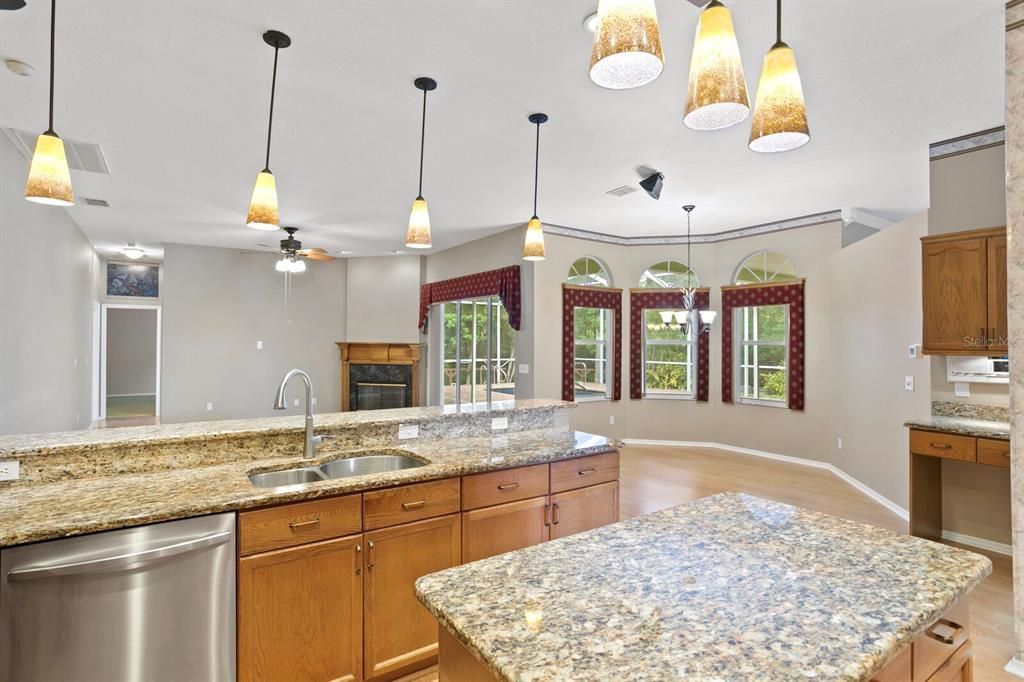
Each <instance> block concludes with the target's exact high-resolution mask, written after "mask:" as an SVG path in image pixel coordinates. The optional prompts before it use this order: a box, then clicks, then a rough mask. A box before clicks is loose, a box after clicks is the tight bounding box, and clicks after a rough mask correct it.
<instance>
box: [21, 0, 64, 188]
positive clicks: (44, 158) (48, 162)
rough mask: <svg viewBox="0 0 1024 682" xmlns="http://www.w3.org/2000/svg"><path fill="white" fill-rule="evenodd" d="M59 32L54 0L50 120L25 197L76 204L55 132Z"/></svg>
mask: <svg viewBox="0 0 1024 682" xmlns="http://www.w3.org/2000/svg"><path fill="white" fill-rule="evenodd" d="M56 34H57V0H51V2H50V122H49V127H47V129H46V132H44V133H42V134H41V135H40V136H39V137H38V138H37V139H36V148H35V151H34V152H33V153H32V162H31V164H30V165H29V170H28V180H27V181H26V182H25V198H26V199H28V200H29V201H32V202H35V203H37V204H46V205H49V206H71V205H73V204H74V203H75V195H74V191H73V190H72V187H71V172H70V171H69V170H68V158H67V155H66V154H65V152H64V141H63V140H61V139H60V137H58V136H57V133H55V132H54V131H53V70H54V68H53V54H54V44H55V42H56Z"/></svg>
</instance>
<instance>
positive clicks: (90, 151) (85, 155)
mask: <svg viewBox="0 0 1024 682" xmlns="http://www.w3.org/2000/svg"><path fill="white" fill-rule="evenodd" d="M2 130H3V131H4V135H6V136H7V139H9V140H10V141H11V143H12V144H13V145H14V146H15V148H16V149H17V150H18V153H19V154H21V155H22V157H24V159H25V160H26V161H28V160H31V158H32V152H33V151H34V150H35V148H36V138H37V137H39V133H30V132H29V131H27V130H17V129H15V128H2ZM64 153H65V154H67V157H68V167H69V168H71V170H79V171H88V172H90V173H102V174H103V175H110V170H109V169H108V168H107V160H106V159H105V158H103V150H102V149H100V146H99V145H98V144H92V143H89V142H76V141H74V140H68V139H66V138H65V139H64Z"/></svg>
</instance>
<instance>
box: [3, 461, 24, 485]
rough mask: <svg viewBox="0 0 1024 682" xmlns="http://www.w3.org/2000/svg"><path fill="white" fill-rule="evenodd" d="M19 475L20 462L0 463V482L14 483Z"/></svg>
mask: <svg viewBox="0 0 1024 682" xmlns="http://www.w3.org/2000/svg"><path fill="white" fill-rule="evenodd" d="M20 475H21V462H15V461H10V462H0V481H16V480H18V476H20Z"/></svg>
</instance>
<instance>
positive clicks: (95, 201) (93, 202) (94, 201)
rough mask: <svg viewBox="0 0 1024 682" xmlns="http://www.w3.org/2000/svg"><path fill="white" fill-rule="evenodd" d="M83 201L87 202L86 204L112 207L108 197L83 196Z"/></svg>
mask: <svg viewBox="0 0 1024 682" xmlns="http://www.w3.org/2000/svg"><path fill="white" fill-rule="evenodd" d="M82 201H84V202H85V205H86V206H99V207H101V208H110V202H108V201H107V200H106V199H90V198H89V197H82Z"/></svg>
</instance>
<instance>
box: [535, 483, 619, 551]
mask: <svg viewBox="0 0 1024 682" xmlns="http://www.w3.org/2000/svg"><path fill="white" fill-rule="evenodd" d="M618 520H619V482H618V481H612V482H611V483H602V484H600V485H595V486H590V487H588V488H579V489H577V490H570V491H567V492H564V493H558V494H555V495H552V496H551V539H552V540H554V539H556V538H564V537H565V536H567V535H572V534H573V533H580V532H583V531H585V530H590V529H591V528H598V527H599V526H606V525H608V524H609V523H615V522H616V521H618Z"/></svg>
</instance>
